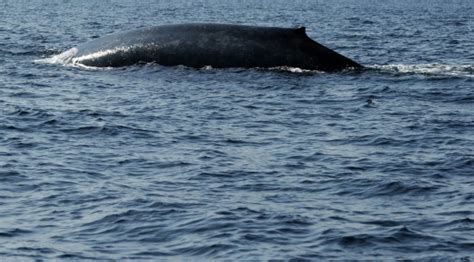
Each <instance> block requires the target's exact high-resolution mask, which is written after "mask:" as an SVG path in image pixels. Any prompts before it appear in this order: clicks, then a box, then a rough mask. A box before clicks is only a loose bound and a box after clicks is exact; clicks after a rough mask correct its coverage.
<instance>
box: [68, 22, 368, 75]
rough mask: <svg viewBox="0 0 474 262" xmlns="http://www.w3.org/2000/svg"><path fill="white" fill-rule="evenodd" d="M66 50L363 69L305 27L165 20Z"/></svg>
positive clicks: (112, 63) (98, 63)
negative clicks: (190, 22)
mask: <svg viewBox="0 0 474 262" xmlns="http://www.w3.org/2000/svg"><path fill="white" fill-rule="evenodd" d="M66 52H68V55H69V59H70V61H72V62H73V63H75V64H81V65H85V66H93V67H120V66H128V65H133V64H137V63H157V64H161V65H165V66H176V65H184V66H189V67H195V68H202V67H205V66H211V67H213V68H227V67H243V68H251V67H259V68H271V67H298V68H301V69H309V70H318V71H338V70H344V69H358V68H362V66H361V65H360V64H358V63H357V62H354V61H352V60H351V59H349V58H347V57H345V56H343V55H341V54H338V53H337V52H335V51H333V50H331V49H329V48H327V47H325V46H323V45H321V44H319V43H317V42H316V41H314V40H312V39H311V38H309V37H308V36H307V35H306V31H305V28H304V27H300V28H279V27H261V26H247V25H230V24H178V25H162V26H154V27H148V28H142V29H136V30H131V31H126V32H121V33H115V34H111V35H108V36H104V37H101V38H97V39H95V40H93V41H90V42H88V43H85V44H83V45H79V46H78V47H76V48H72V49H70V50H68V51H66Z"/></svg>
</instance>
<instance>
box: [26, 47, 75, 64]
mask: <svg viewBox="0 0 474 262" xmlns="http://www.w3.org/2000/svg"><path fill="white" fill-rule="evenodd" d="M78 51H79V50H78V49H77V48H71V49H69V50H67V51H64V52H62V53H60V54H58V55H54V56H52V57H48V58H43V59H37V60H35V61H34V62H35V63H43V64H63V65H67V64H70V63H71V62H72V60H73V58H74V56H75V55H76V54H77V52H78Z"/></svg>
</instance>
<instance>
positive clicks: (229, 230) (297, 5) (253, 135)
mask: <svg viewBox="0 0 474 262" xmlns="http://www.w3.org/2000/svg"><path fill="white" fill-rule="evenodd" d="M382 2H383V3H382ZM382 2H380V1H369V0H363V1H355V0H347V1H343V0H338V1H310V0H307V1H273V0H272V1H245V0H244V1H231V0H226V1H220V0H219V1H217V0H215V1H184V0H178V1H82V2H81V1H39V0H33V1H8V0H5V1H2V2H1V3H0V21H1V22H0V260H2V261H9V260H20V261H22V260H26V261H28V260H33V259H38V260H42V259H44V260H51V259H57V260H71V259H93V258H96V259H100V260H124V259H131V260H135V259H136V260H153V261H156V260H165V259H169V260H175V259H182V260H204V261H206V260H209V259H216V260H225V259H228V260H230V261H235V260H268V259H274V258H276V259H285V260H289V259H296V260H312V261H317V260H341V259H347V260H351V259H366V260H367V259H373V260H386V259H389V258H394V259H415V260H419V259H425V260H433V259H438V260H439V261H445V260H447V259H463V258H464V259H469V258H471V259H473V255H472V254H473V250H474V211H473V210H474V193H473V192H474V190H473V189H474V182H473V181H474V180H473V170H474V152H473V148H474V112H473V109H474V107H473V104H474V94H473V86H474V44H473V43H474V42H473V39H474V33H473V26H474V19H473V14H474V2H473V1H461V0H459V1H436V0H435V1H428V0H422V1H416V3H412V2H414V1H409V0H397V1H395V0H388V1H382ZM181 22H222V23H240V24H250V25H269V26H289V27H291V26H306V27H307V28H308V34H309V35H310V36H311V37H312V38H314V39H316V40H317V41H319V42H321V43H322V44H325V45H327V46H329V47H330V48H333V49H335V50H336V51H338V52H340V53H342V54H344V55H346V56H348V57H350V58H352V59H354V60H355V61H358V62H360V63H362V64H364V65H366V66H368V69H367V70H365V71H363V72H342V73H336V74H325V73H317V72H301V70H298V69H295V68H293V69H288V70H279V69H274V70H263V69H238V68H237V69H219V70H217V69H212V68H205V69H200V70H199V69H190V68H185V67H163V66H159V65H153V64H150V65H139V66H131V67H125V68H117V69H84V68H78V67H73V66H67V65H61V64H58V63H51V57H54V56H55V55H57V54H59V53H61V52H63V51H65V50H68V49H69V48H72V47H74V46H76V45H78V44H81V43H84V42H87V41H89V40H91V39H93V38H96V37H100V36H102V35H105V34H108V33H113V32H119V31H123V30H128V29H134V28H138V27H144V26H152V25H160V24H169V23H181Z"/></svg>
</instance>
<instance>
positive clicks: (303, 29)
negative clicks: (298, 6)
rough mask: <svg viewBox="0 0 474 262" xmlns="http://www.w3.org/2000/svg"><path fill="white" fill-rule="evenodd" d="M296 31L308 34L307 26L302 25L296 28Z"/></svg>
mask: <svg viewBox="0 0 474 262" xmlns="http://www.w3.org/2000/svg"><path fill="white" fill-rule="evenodd" d="M295 32H296V33H297V34H298V35H306V27H304V26H301V27H298V28H295Z"/></svg>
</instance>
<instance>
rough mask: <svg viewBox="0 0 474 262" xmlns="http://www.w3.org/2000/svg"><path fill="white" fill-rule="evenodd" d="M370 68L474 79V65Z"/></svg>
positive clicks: (412, 65)
mask: <svg viewBox="0 0 474 262" xmlns="http://www.w3.org/2000/svg"><path fill="white" fill-rule="evenodd" d="M368 67H369V68H374V69H379V70H382V71H387V72H395V73H414V74H426V75H434V76H459V77H474V65H467V64H466V65H462V64H461V65H452V64H389V65H371V66H368Z"/></svg>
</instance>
